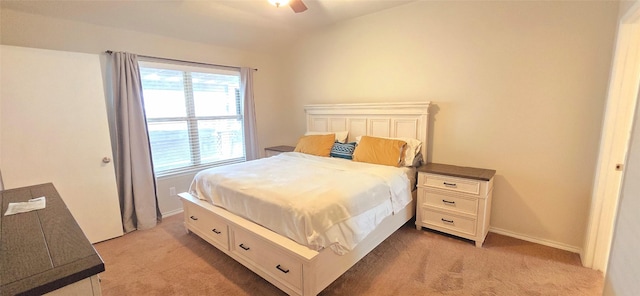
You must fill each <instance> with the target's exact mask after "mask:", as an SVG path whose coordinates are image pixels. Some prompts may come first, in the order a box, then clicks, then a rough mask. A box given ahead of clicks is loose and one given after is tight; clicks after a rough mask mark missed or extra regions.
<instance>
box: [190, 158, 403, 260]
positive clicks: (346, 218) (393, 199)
mask: <svg viewBox="0 0 640 296" xmlns="http://www.w3.org/2000/svg"><path fill="white" fill-rule="evenodd" d="M190 191H191V193H192V194H195V195H196V196H198V198H200V199H203V200H207V201H209V202H211V203H212V204H214V205H217V206H220V207H222V208H225V209H227V210H228V211H230V212H232V213H235V214H237V215H240V216H242V217H244V218H246V219H249V220H251V221H254V222H255V223H258V224H260V225H262V226H264V227H266V228H268V229H271V230H272V231H274V232H277V233H279V234H281V235H284V236H287V237H289V238H291V239H293V240H294V241H296V242H298V243H300V244H303V245H306V246H308V247H310V248H312V249H315V250H319V249H322V248H325V247H331V248H332V249H333V251H335V252H336V253H338V254H345V253H346V252H348V251H350V250H351V249H353V248H354V247H355V246H356V245H357V244H358V243H359V242H360V241H361V240H362V239H363V238H365V237H366V236H367V234H369V233H370V232H371V231H373V229H375V227H376V226H377V225H378V224H379V223H380V222H381V221H382V220H383V219H384V218H385V217H387V216H389V215H391V214H393V212H394V211H398V210H400V209H402V208H403V207H405V206H406V205H407V204H409V203H410V202H411V190H410V182H409V180H408V178H407V172H406V168H395V167H390V166H383V165H374V164H367V163H360V162H353V161H348V160H344V159H337V158H329V157H317V156H312V155H307V154H302V153H295V152H290V153H282V154H280V155H277V156H273V157H269V158H262V159H258V160H253V161H248V162H244V163H240V164H235V165H229V166H224V167H217V168H211V169H207V170H204V171H201V172H199V173H198V174H197V175H196V176H195V178H194V181H193V183H192V184H191V189H190Z"/></svg>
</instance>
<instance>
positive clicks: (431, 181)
mask: <svg viewBox="0 0 640 296" xmlns="http://www.w3.org/2000/svg"><path fill="white" fill-rule="evenodd" d="M419 175H420V176H419V179H418V186H426V187H432V188H439V189H443V190H450V191H456V192H461V193H469V194H474V195H478V194H480V181H476V180H470V179H461V178H455V177H449V176H442V175H432V174H419Z"/></svg>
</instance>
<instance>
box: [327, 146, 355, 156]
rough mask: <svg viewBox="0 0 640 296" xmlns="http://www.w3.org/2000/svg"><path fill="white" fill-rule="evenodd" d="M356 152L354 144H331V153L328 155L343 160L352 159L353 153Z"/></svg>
mask: <svg viewBox="0 0 640 296" xmlns="http://www.w3.org/2000/svg"><path fill="white" fill-rule="evenodd" d="M354 150H356V142H351V143H340V142H335V143H333V147H332V148H331V153H330V154H329V155H330V156H331V157H337V158H344V159H353V151H354Z"/></svg>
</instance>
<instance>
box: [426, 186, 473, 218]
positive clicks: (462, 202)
mask: <svg viewBox="0 0 640 296" xmlns="http://www.w3.org/2000/svg"><path fill="white" fill-rule="evenodd" d="M420 190H427V189H424V188H421V189H420ZM423 196H424V200H423V203H424V204H425V205H429V206H431V207H435V208H441V209H443V210H445V211H456V212H462V213H466V214H470V215H474V216H476V215H477V213H478V199H477V198H474V197H470V198H469V197H462V196H454V195H451V194H448V195H445V194H441V193H438V192H437V191H435V190H433V189H432V190H430V191H428V192H424V195H423Z"/></svg>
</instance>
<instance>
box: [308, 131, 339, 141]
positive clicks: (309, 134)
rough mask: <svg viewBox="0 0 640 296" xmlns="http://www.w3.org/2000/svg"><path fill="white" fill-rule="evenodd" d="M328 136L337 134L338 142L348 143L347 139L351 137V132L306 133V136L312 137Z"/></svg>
mask: <svg viewBox="0 0 640 296" xmlns="http://www.w3.org/2000/svg"><path fill="white" fill-rule="evenodd" d="M328 134H336V142H340V143H346V142H347V137H348V136H349V131H341V132H306V133H305V134H304V135H305V136H311V135H328Z"/></svg>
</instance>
